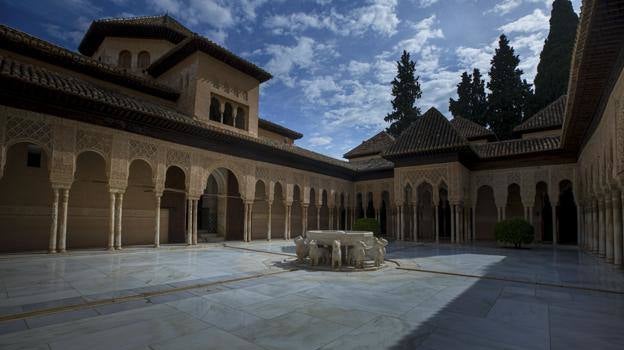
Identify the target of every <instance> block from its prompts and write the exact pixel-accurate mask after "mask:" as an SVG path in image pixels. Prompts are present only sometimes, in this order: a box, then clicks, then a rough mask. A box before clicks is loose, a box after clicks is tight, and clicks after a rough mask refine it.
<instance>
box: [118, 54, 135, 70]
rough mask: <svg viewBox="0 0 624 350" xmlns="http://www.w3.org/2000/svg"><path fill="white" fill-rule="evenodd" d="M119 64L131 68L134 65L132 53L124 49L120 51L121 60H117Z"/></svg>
mask: <svg viewBox="0 0 624 350" xmlns="http://www.w3.org/2000/svg"><path fill="white" fill-rule="evenodd" d="M117 65H118V66H119V67H121V68H126V69H130V66H131V65H132V54H131V53H130V51H128V50H123V51H121V52H120V53H119V60H117Z"/></svg>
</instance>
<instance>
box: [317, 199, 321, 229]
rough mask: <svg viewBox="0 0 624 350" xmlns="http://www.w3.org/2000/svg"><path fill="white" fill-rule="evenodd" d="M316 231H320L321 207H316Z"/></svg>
mask: <svg viewBox="0 0 624 350" xmlns="http://www.w3.org/2000/svg"><path fill="white" fill-rule="evenodd" d="M316 229H317V230H320V229H321V206H320V205H317V206H316Z"/></svg>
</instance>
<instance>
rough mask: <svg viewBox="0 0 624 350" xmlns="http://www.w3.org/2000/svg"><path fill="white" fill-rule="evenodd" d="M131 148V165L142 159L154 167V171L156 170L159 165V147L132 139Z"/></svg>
mask: <svg viewBox="0 0 624 350" xmlns="http://www.w3.org/2000/svg"><path fill="white" fill-rule="evenodd" d="M129 146H130V149H129V159H128V160H129V162H130V163H131V162H132V161H133V160H135V159H141V160H144V161H146V162H147V163H148V164H149V165H150V166H151V167H152V171H155V170H156V164H157V163H158V160H157V153H158V146H156V145H155V144H153V143H150V142H143V141H139V140H135V139H130V141H129Z"/></svg>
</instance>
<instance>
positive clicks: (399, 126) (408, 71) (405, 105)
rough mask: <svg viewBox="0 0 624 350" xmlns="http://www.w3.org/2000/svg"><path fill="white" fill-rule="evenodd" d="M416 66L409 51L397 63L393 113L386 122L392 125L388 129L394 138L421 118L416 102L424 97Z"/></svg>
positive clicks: (393, 90) (393, 83) (393, 87)
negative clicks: (416, 74)
mask: <svg viewBox="0 0 624 350" xmlns="http://www.w3.org/2000/svg"><path fill="white" fill-rule="evenodd" d="M415 71H416V64H415V63H414V61H412V60H411V59H410V55H409V53H408V52H407V51H403V55H401V59H400V60H399V61H398V62H397V75H396V77H395V78H394V80H392V96H394V99H393V100H392V112H390V113H388V115H386V117H385V118H384V120H385V121H386V122H389V123H391V124H390V126H389V127H388V128H387V129H386V131H387V132H388V133H390V134H391V135H392V136H394V137H397V136H399V135H400V134H401V132H403V130H405V129H407V127H409V125H410V124H411V123H412V122H413V121H414V120H416V119H417V118H419V117H420V109H419V108H418V107H417V106H416V100H417V99H419V98H420V97H421V95H422V92H421V90H420V83H419V82H418V79H419V77H415V75H414V73H415Z"/></svg>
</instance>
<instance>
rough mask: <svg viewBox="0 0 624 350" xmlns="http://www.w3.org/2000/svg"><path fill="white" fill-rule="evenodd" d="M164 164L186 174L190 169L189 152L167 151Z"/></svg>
mask: <svg viewBox="0 0 624 350" xmlns="http://www.w3.org/2000/svg"><path fill="white" fill-rule="evenodd" d="M166 164H167V167H170V166H171V165H175V166H178V167H180V168H181V169H182V170H184V172H185V173H187V174H188V173H189V172H190V168H191V155H190V153H189V152H185V151H181V150H176V149H168V150H167V159H166Z"/></svg>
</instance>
